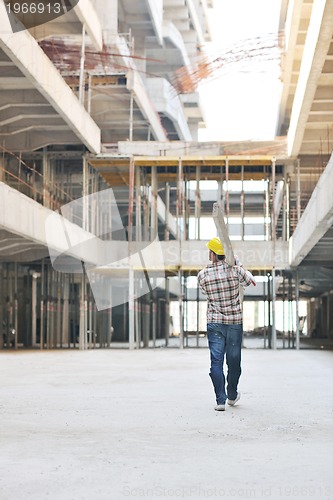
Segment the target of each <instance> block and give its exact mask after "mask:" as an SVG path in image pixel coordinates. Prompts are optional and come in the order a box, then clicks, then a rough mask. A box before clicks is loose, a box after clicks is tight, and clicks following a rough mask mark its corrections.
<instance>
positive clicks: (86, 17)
mask: <svg viewBox="0 0 333 500" xmlns="http://www.w3.org/2000/svg"><path fill="white" fill-rule="evenodd" d="M73 11H74V12H75V14H76V15H77V17H78V18H79V19H80V21H81V23H82V25H83V26H84V27H85V29H86V32H87V33H88V35H89V38H90V40H91V41H92V43H93V45H94V47H95V49H96V50H99V51H100V50H102V48H103V31H102V26H101V23H100V21H99V18H98V15H97V12H96V10H95V8H94V6H93V5H92V3H91V1H90V0H80V1H79V2H77V3H76V5H75V7H74V8H73Z"/></svg>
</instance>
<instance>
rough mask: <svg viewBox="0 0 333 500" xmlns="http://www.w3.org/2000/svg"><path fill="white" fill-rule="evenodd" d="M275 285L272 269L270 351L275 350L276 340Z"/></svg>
mask: <svg viewBox="0 0 333 500" xmlns="http://www.w3.org/2000/svg"><path fill="white" fill-rule="evenodd" d="M275 318H276V284H275V268H274V267H273V269H272V349H274V350H275V349H276V348H277V338H276V323H275Z"/></svg>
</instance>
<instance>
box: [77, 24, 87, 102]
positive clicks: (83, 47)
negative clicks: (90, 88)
mask: <svg viewBox="0 0 333 500" xmlns="http://www.w3.org/2000/svg"><path fill="white" fill-rule="evenodd" d="M85 58H86V27H85V24H84V23H83V25H82V43H81V59H80V81H79V101H80V103H81V104H82V105H84V87H85V82H84V80H85V78H84V65H85Z"/></svg>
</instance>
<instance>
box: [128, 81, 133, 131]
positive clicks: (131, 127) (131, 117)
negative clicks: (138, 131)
mask: <svg viewBox="0 0 333 500" xmlns="http://www.w3.org/2000/svg"><path fill="white" fill-rule="evenodd" d="M133 105H134V96H133V91H131V94H130V112H129V134H128V138H129V140H130V141H133Z"/></svg>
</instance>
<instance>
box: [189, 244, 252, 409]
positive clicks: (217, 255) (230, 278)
mask: <svg viewBox="0 0 333 500" xmlns="http://www.w3.org/2000/svg"><path fill="white" fill-rule="evenodd" d="M207 247H208V249H209V260H210V261H211V263H210V264H208V265H207V266H206V267H205V268H204V269H202V270H201V271H200V272H199V274H198V283H199V286H200V288H201V290H202V291H203V293H204V294H205V295H207V337H208V345H209V350H210V362H211V365H210V373H209V376H210V378H211V380H212V383H213V386H214V391H215V396H216V406H215V410H217V411H224V410H225V402H226V400H227V399H228V404H229V405H230V406H234V404H235V403H237V401H239V398H240V392H238V389H237V387H238V381H239V377H240V375H241V349H242V337H243V314H242V304H241V299H240V296H239V286H240V285H241V286H243V287H247V286H249V285H251V284H253V285H256V283H255V281H254V278H253V276H252V274H251V273H250V272H249V271H246V270H245V269H243V267H242V266H241V264H240V262H239V259H238V258H236V263H237V264H238V265H234V266H232V267H231V266H229V265H228V264H227V262H226V261H225V252H224V248H223V246H222V243H221V241H220V239H219V238H213V239H212V240H210V241H209V242H208V243H207ZM224 355H226V362H227V367H228V374H227V390H226V388H225V376H224V371H223V363H224Z"/></svg>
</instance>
